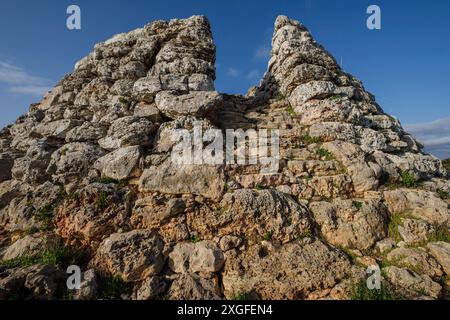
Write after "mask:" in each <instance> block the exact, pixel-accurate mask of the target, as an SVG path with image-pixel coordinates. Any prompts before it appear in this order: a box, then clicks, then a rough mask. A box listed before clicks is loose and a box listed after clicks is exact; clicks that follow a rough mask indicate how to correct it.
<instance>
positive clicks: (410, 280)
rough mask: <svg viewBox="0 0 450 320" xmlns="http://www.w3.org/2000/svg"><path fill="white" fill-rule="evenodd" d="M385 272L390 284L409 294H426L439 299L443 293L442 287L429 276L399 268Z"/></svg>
mask: <svg viewBox="0 0 450 320" xmlns="http://www.w3.org/2000/svg"><path fill="white" fill-rule="evenodd" d="M383 270H384V271H385V274H386V275H387V278H388V279H389V281H390V282H392V283H394V284H395V285H398V286H399V287H401V288H403V289H405V290H407V291H409V292H415V293H417V292H424V293H425V294H426V295H428V296H430V297H433V298H438V297H439V295H440V293H441V290H442V287H441V286H440V285H439V284H438V283H436V282H434V281H433V280H431V278H430V277H429V276H427V275H419V274H417V273H416V272H414V271H411V270H408V269H401V268H397V267H387V268H385V269H383Z"/></svg>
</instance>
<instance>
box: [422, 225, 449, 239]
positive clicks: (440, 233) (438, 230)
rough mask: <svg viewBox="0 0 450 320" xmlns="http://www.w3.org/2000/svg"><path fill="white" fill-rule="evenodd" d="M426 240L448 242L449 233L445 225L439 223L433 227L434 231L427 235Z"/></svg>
mask: <svg viewBox="0 0 450 320" xmlns="http://www.w3.org/2000/svg"><path fill="white" fill-rule="evenodd" d="M427 240H428V241H429V242H438V241H443V242H450V233H449V232H448V228H447V227H446V226H445V225H439V226H435V227H434V231H433V232H432V233H431V234H429V235H428V237H427Z"/></svg>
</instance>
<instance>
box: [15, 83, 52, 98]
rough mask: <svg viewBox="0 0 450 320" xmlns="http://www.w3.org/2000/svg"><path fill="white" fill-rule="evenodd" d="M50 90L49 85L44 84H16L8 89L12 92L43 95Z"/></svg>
mask: <svg viewBox="0 0 450 320" xmlns="http://www.w3.org/2000/svg"><path fill="white" fill-rule="evenodd" d="M50 90H51V88H50V87H46V86H33V85H31V86H17V87H11V88H9V91H10V92H12V93H22V94H30V95H33V96H44V95H45V94H46V93H47V92H49V91H50Z"/></svg>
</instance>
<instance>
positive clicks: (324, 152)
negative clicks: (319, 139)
mask: <svg viewBox="0 0 450 320" xmlns="http://www.w3.org/2000/svg"><path fill="white" fill-rule="evenodd" d="M317 155H318V156H319V157H320V158H325V160H327V161H329V160H333V159H334V157H333V154H332V153H331V152H330V151H328V150H327V149H324V148H320V149H319V150H317Z"/></svg>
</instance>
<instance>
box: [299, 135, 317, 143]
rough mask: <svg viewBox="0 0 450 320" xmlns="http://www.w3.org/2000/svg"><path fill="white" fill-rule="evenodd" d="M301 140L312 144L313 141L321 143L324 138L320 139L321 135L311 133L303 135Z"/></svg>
mask: <svg viewBox="0 0 450 320" xmlns="http://www.w3.org/2000/svg"><path fill="white" fill-rule="evenodd" d="M301 140H302V141H303V143H305V144H306V145H310V144H313V143H320V142H321V141H322V139H320V138H319V137H311V136H310V135H309V134H305V135H304V136H302V137H301Z"/></svg>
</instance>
